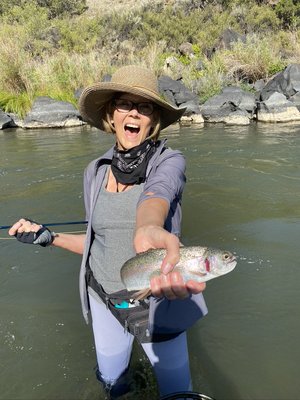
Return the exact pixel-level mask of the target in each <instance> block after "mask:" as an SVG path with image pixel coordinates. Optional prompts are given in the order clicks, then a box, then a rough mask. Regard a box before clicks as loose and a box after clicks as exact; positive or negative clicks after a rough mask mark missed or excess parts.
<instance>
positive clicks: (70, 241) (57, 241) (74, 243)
mask: <svg viewBox="0 0 300 400" xmlns="http://www.w3.org/2000/svg"><path fill="white" fill-rule="evenodd" d="M85 237H86V235H85V234H83V235H72V234H71V233H56V234H55V237H54V240H53V242H52V246H55V247H60V248H61V249H65V250H69V251H72V253H77V254H83V249H84V243H85Z"/></svg>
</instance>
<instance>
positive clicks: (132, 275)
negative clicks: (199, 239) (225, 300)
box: [121, 246, 237, 291]
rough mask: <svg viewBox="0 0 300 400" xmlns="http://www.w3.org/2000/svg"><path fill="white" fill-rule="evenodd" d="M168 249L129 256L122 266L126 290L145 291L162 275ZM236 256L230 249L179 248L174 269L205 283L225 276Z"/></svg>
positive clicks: (187, 278) (185, 277)
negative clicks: (178, 258) (152, 281)
mask: <svg viewBox="0 0 300 400" xmlns="http://www.w3.org/2000/svg"><path fill="white" fill-rule="evenodd" d="M165 255H166V250H165V249H154V250H148V251H146V252H144V253H139V254H137V255H136V256H135V257H133V258H131V259H129V260H128V261H126V262H125V264H124V265H123V266H122V268H121V279H122V282H123V284H124V286H125V287H126V289H127V290H130V291H131V290H139V291H141V290H145V289H149V287H150V280H151V278H152V277H154V276H157V275H160V273H161V264H162V260H163V259H164V257H165ZM236 264H237V262H236V257H235V256H234V255H233V254H232V253H230V252H229V251H224V250H219V249H214V248H210V247H201V246H185V247H181V248H180V260H179V262H178V264H177V265H176V266H175V267H174V269H173V271H178V272H180V274H181V275H182V277H183V280H184V281H185V282H187V281H188V280H190V279H191V280H194V281H197V282H206V281H208V280H210V279H213V278H217V277H218V276H221V275H225V274H227V273H229V272H230V271H232V270H233V269H234V268H235V266H236Z"/></svg>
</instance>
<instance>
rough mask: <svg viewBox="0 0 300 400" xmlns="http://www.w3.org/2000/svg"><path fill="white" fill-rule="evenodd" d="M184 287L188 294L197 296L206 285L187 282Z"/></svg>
mask: <svg viewBox="0 0 300 400" xmlns="http://www.w3.org/2000/svg"><path fill="white" fill-rule="evenodd" d="M186 287H187V289H188V290H189V292H190V293H192V294H198V293H200V292H203V290H205V288H206V283H205V282H201V283H200V282H195V281H187V282H186Z"/></svg>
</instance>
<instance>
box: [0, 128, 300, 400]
mask: <svg viewBox="0 0 300 400" xmlns="http://www.w3.org/2000/svg"><path fill="white" fill-rule="evenodd" d="M163 136H164V137H166V136H167V137H168V144H169V146H171V147H173V148H178V149H180V150H182V152H183V153H184V155H185V156H186V159H187V167H188V168H187V186H186V190H185V194H184V202H183V213H184V214H183V215H184V218H183V235H182V241H183V242H184V243H185V244H199V245H209V246H214V247H220V248H224V249H227V250H231V251H233V252H234V253H235V254H236V255H237V256H238V265H237V267H236V269H235V270H234V271H233V272H231V273H230V274H228V275H226V276H223V277H221V278H219V279H216V280H213V281H210V282H208V284H207V289H206V291H205V298H206V300H207V304H208V308H209V314H208V316H207V317H205V318H204V319H203V320H202V321H200V322H199V323H198V324H196V326H194V327H193V328H192V329H191V330H190V332H189V346H190V358H191V367H192V373H193V380H194V389H195V390H197V391H199V392H202V393H205V394H207V395H210V396H212V397H214V398H216V399H217V400H221V399H228V400H246V399H255V400H281V399H282V400H298V399H299V398H300V394H299V393H300V379H299V365H300V350H299V349H300V346H299V340H300V339H299V337H300V335H299V332H300V312H299V309H300V290H299V285H300V265H299V254H300V253H299V230H300V167H299V156H300V127H299V125H298V126H293V125H279V124H278V125H264V124H262V125H251V126H249V127H224V126H222V125H216V126H205V127H204V128H203V127H198V128H195V127H193V128H190V127H185V128H181V129H179V128H178V127H176V126H173V127H171V128H169V129H168V130H167V131H166V132H165V133H164V135H163ZM112 144H113V138H112V137H111V136H108V135H105V134H101V133H99V132H98V131H96V130H92V129H88V128H81V129H79V128H76V129H66V130H37V131H23V130H5V131H2V132H0V183H1V194H0V198H1V203H0V204H1V208H0V217H1V219H0V225H9V224H11V223H12V222H13V221H15V220H16V219H18V218H19V217H21V216H26V217H31V218H33V219H35V220H37V221H39V222H42V223H47V222H61V221H76V220H82V219H84V210H83V194H82V172H83V169H84V167H85V166H86V165H87V163H88V162H89V161H90V160H92V159H94V158H96V157H97V156H98V155H100V154H102V153H103V152H104V151H105V150H106V149H108V148H109V147H110V146H111V145H112ZM80 229H83V227H82V226H76V225H75V226H72V227H59V229H58V231H67V230H68V231H73V230H76V231H77V230H80ZM0 236H1V239H0V246H1V259H0V294H1V303H0V308H1V319H0V359H1V366H2V368H1V369H0V388H1V390H0V399H3V400H10V399H20V400H27V399H28V400H35V399H37V400H41V399H45V400H46V399H47V400H50V399H53V400H54V399H56V400H58V399H64V400H67V399H72V400H84V399H88V400H96V399H98V400H102V399H103V398H104V396H103V393H102V392H101V391H100V388H99V386H98V383H97V381H96V380H95V378H94V372H93V367H94V366H95V356H94V348H93V340H92V336H91V329H90V327H89V326H86V325H85V322H84V321H83V319H82V317H81V311H80V304H79V298H78V272H79V265H80V257H79V256H77V255H74V254H70V253H67V252H64V251H63V250H59V249H43V248H40V247H39V246H26V245H21V244H19V243H17V242H16V241H15V240H11V239H9V238H8V236H7V233H6V231H3V230H2V231H0ZM133 369H137V370H138V371H140V374H145V375H146V376H147V379H149V380H150V381H151V382H152V389H151V387H150V388H149V390H148V392H149V393H148V397H149V399H150V398H153V399H157V394H156V390H155V386H154V385H153V382H154V381H153V379H152V380H151V372H150V369H149V366H148V364H147V361H146V360H145V358H144V357H143V354H142V352H141V350H140V348H139V347H138V346H136V347H135V350H134V357H133ZM149 377H150V378H149ZM151 393H152V394H151ZM132 398H135V399H137V397H136V396H135V397H132ZM143 398H144V400H145V399H146V397H143Z"/></svg>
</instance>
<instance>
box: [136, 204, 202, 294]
mask: <svg viewBox="0 0 300 400" xmlns="http://www.w3.org/2000/svg"><path fill="white" fill-rule="evenodd" d="M168 211H169V205H168V202H167V201H166V200H164V199H161V198H151V199H147V200H144V201H143V202H142V203H141V204H140V205H139V207H138V209H137V216H136V232H135V237H134V246H135V249H136V251H137V253H140V252H143V251H146V250H149V249H153V248H165V249H166V250H167V254H166V257H165V258H164V260H163V263H162V266H161V270H162V274H161V275H160V276H159V277H155V278H152V279H151V291H152V294H153V295H154V296H156V297H162V296H165V297H167V298H168V299H170V300H172V299H176V298H185V297H187V296H188V295H189V294H191V293H194V294H196V293H200V292H202V291H203V290H204V289H205V283H197V282H195V281H188V282H187V283H186V284H185V283H184V281H183V279H182V277H181V275H180V274H179V273H178V272H172V270H173V268H174V266H175V265H176V264H177V262H178V261H179V257H180V252H179V249H180V242H179V239H178V237H177V236H176V235H173V234H172V233H170V232H168V231H166V230H165V229H164V228H163V226H164V222H165V220H166V218H167V214H168Z"/></svg>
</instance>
